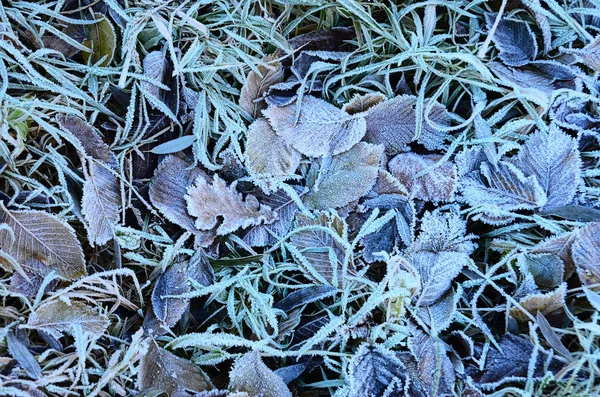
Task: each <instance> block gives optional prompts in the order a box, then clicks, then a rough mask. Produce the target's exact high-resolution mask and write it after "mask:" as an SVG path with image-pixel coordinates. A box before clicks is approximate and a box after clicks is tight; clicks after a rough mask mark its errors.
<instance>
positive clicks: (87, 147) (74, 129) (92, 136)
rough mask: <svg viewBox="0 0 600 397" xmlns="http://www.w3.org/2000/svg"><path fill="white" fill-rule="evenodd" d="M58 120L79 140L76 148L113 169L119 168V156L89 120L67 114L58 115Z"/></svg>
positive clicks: (63, 127) (64, 128)
mask: <svg viewBox="0 0 600 397" xmlns="http://www.w3.org/2000/svg"><path fill="white" fill-rule="evenodd" d="M56 121H57V122H58V125H59V127H60V128H61V129H63V130H65V131H66V132H68V133H69V134H71V135H72V136H73V137H74V138H75V139H76V140H77V142H76V143H78V144H79V147H76V148H77V149H78V150H81V151H82V152H83V155H85V156H87V157H91V158H93V159H95V160H98V161H99V162H101V163H103V164H106V165H108V166H110V167H111V168H113V169H116V168H117V166H118V165H117V158H116V157H115V155H114V153H113V152H112V151H111V150H110V147H109V146H108V145H107V144H106V143H104V141H103V140H102V138H101V137H100V135H99V134H98V133H97V131H96V130H95V129H94V127H92V126H91V125H90V124H88V122H87V121H85V120H83V119H81V118H79V117H77V116H72V115H67V114H59V115H57V116H56Z"/></svg>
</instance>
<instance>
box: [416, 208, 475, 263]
mask: <svg viewBox="0 0 600 397" xmlns="http://www.w3.org/2000/svg"><path fill="white" fill-rule="evenodd" d="M474 238H475V236H474V235H472V234H468V235H467V223H466V222H465V220H464V219H462V218H461V216H460V215H459V214H458V212H457V211H450V212H443V211H440V210H436V211H434V212H429V211H427V212H425V214H424V215H423V218H422V219H421V232H420V233H419V236H418V237H417V239H416V240H415V242H414V244H413V245H412V246H411V248H410V250H411V251H413V252H418V251H427V252H462V253H465V254H467V255H470V254H472V253H473V251H474V250H475V247H476V244H475V243H473V241H472V240H473V239H474Z"/></svg>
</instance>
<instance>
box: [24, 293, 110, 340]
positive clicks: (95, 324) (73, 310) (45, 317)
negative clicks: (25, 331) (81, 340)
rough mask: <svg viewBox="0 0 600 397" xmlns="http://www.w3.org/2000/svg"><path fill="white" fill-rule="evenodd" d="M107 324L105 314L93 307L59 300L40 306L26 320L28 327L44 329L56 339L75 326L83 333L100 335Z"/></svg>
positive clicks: (69, 331)
mask: <svg viewBox="0 0 600 397" xmlns="http://www.w3.org/2000/svg"><path fill="white" fill-rule="evenodd" d="M108 324H109V322H108V319H107V318H106V316H104V315H102V314H99V313H98V312H97V311H96V310H95V309H93V308H91V307H89V306H87V305H85V304H83V303H80V302H71V304H67V303H65V302H63V301H61V300H53V301H50V302H49V303H46V304H44V305H42V306H40V307H39V308H37V310H36V311H35V312H33V313H32V314H31V316H29V321H27V326H28V327H30V328H34V329H37V330H42V331H45V332H47V333H49V334H50V335H52V336H54V337H55V338H57V339H58V338H60V337H61V336H62V334H63V333H65V332H68V333H71V332H72V331H73V327H75V326H78V327H81V329H82V331H83V332H85V333H88V334H91V335H94V336H96V337H100V336H101V335H102V334H103V333H104V331H105V330H106V327H108Z"/></svg>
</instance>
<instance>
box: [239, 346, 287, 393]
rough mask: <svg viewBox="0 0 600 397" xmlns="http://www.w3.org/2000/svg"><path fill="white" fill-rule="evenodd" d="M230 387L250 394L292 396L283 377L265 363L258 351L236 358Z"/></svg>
mask: <svg viewBox="0 0 600 397" xmlns="http://www.w3.org/2000/svg"><path fill="white" fill-rule="evenodd" d="M229 389H230V390H233V391H237V392H246V393H248V395H250V396H261V397H292V393H291V392H290V390H289V389H288V387H287V386H286V384H285V383H284V382H283V380H282V379H281V377H279V376H278V375H276V374H275V373H274V372H273V371H271V370H270V369H269V368H268V367H267V366H266V365H265V364H264V363H263V361H262V360H261V358H260V356H259V355H258V353H257V352H252V353H247V354H245V355H244V356H243V357H241V358H239V359H237V360H236V362H235V364H234V366H233V369H232V370H231V372H230V373H229Z"/></svg>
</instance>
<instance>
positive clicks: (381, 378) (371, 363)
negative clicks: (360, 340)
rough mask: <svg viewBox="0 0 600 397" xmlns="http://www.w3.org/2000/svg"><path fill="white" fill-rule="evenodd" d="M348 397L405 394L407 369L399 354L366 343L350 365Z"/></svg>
mask: <svg viewBox="0 0 600 397" xmlns="http://www.w3.org/2000/svg"><path fill="white" fill-rule="evenodd" d="M348 370H349V383H350V393H349V395H348V397H365V396H369V397H383V396H396V395H398V396H400V395H403V394H404V387H405V385H406V383H407V380H406V369H405V367H404V364H402V361H400V360H399V359H398V358H397V357H396V354H395V353H394V352H392V351H390V350H388V349H386V348H385V347H383V346H381V345H372V346H370V345H368V344H366V343H365V344H362V345H361V346H360V347H359V348H358V350H357V352H356V354H355V355H354V357H353V358H352V361H351V362H350V366H349V369H348Z"/></svg>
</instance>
